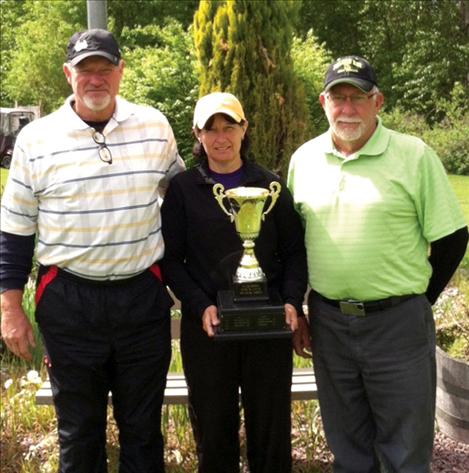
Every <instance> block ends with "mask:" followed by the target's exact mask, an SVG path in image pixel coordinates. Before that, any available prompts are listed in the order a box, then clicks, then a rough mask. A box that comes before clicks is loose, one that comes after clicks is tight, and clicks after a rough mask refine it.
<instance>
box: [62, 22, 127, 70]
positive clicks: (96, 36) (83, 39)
mask: <svg viewBox="0 0 469 473" xmlns="http://www.w3.org/2000/svg"><path fill="white" fill-rule="evenodd" d="M90 56H101V57H104V58H106V59H107V60H109V61H111V62H112V64H114V65H115V66H117V65H118V64H119V60H120V58H121V53H120V51H119V45H118V44H117V41H116V40H115V38H114V36H113V35H112V33H110V32H109V31H106V30H102V29H99V28H96V29H92V30H87V31H80V32H78V33H75V34H74V35H73V36H72V37H71V38H70V41H69V42H68V46H67V62H68V63H70V64H71V65H72V66H76V65H77V64H78V63H79V62H80V61H82V60H83V59H86V58H87V57H90Z"/></svg>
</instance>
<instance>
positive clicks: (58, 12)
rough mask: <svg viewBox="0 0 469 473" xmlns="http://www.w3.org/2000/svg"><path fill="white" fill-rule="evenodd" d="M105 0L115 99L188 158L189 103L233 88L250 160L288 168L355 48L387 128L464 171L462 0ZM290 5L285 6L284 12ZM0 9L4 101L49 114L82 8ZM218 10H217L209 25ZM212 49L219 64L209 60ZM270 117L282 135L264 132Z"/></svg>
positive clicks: (467, 15)
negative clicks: (328, 76)
mask: <svg viewBox="0 0 469 473" xmlns="http://www.w3.org/2000/svg"><path fill="white" fill-rule="evenodd" d="M107 5H108V28H109V29H110V30H111V31H113V32H114V34H115V35H116V36H117V38H118V40H119V41H120V44H121V46H122V48H123V51H124V58H125V60H126V64H127V67H126V73H125V76H124V82H123V84H122V94H123V95H124V96H125V97H126V98H128V99H129V100H133V101H136V102H145V103H147V104H150V105H153V106H156V107H158V108H160V109H161V110H162V111H163V112H164V113H165V114H166V115H167V116H168V119H169V120H170V122H171V124H172V126H173V128H174V132H175V135H176V137H177V139H178V143H179V147H180V150H181V155H182V156H183V157H184V158H185V159H186V160H189V159H190V157H191V153H190V150H191V147H192V137H191V130H190V128H191V118H192V110H193V106H194V104H195V101H196V99H197V97H198V96H199V94H201V93H205V92H206V91H207V90H208V89H207V87H209V88H210V89H213V88H215V87H228V85H229V86H230V88H234V89H235V90H236V91H238V89H239V93H240V98H241V99H242V100H243V103H244V101H245V102H246V108H247V109H248V110H249V115H248V120H250V121H251V122H252V124H253V125H257V126H253V127H252V129H251V131H252V132H253V133H254V136H252V135H251V141H253V142H254V143H256V142H257V143H259V147H258V149H257V148H255V149H256V152H255V153H254V154H257V155H258V156H262V155H263V154H267V155H269V156H271V155H273V156H274V159H273V160H271V161H269V160H267V161H266V162H265V164H267V165H268V166H269V167H271V168H275V169H282V168H284V167H285V166H286V165H287V162H288V157H289V153H290V151H291V149H293V148H295V147H296V146H298V145H300V144H301V142H302V141H304V139H306V138H308V137H310V136H311V137H312V136H315V135H317V134H318V133H321V132H322V131H324V130H325V129H326V128H327V123H326V121H325V120H324V116H323V113H322V110H321V108H320V106H319V103H318V100H317V96H318V93H319V92H320V91H321V88H322V78H323V76H324V72H325V69H326V67H327V65H328V63H330V61H331V60H332V59H333V58H335V57H338V56H341V55H345V54H350V53H355V54H361V55H363V56H365V57H367V58H368V59H369V60H370V61H371V62H372V64H373V65H374V67H375V69H376V72H377V74H378V77H379V82H380V88H381V89H382V91H383V92H384V94H385V98H386V102H385V109H384V118H385V123H388V124H389V125H391V126H393V127H395V128H397V129H400V130H401V131H405V132H411V133H414V134H418V135H419V136H421V137H423V138H424V139H425V140H426V141H427V142H428V143H429V144H430V145H431V146H433V147H434V148H435V149H436V150H437V151H438V153H439V155H440V157H441V158H442V161H443V163H444V165H445V166H446V168H447V170H448V171H450V172H455V173H461V174H468V173H469V143H468V140H469V138H468V135H469V133H468V106H469V105H468V104H469V94H468V74H467V64H468V63H469V41H468V33H469V2H468V0H287V1H283V0H273V1H271V2H269V1H267V0H256V1H254V0H230V1H225V0H219V1H217V2H205V1H202V2H199V0H183V1H178V2H170V1H166V0H133V1H132V2H130V1H127V0H107ZM286 5H288V8H290V11H289V12H288V13H287V15H286V17H285V16H284V17H282V16H281V15H282V14H283V15H285V11H286ZM0 8H1V21H2V28H1V42H0V53H1V63H0V103H1V105H2V106H11V105H13V104H14V103H15V102H17V103H19V104H21V105H29V104H31V105H37V104H40V105H41V107H42V111H43V113H49V112H50V111H52V110H53V109H54V108H56V107H57V106H58V105H59V104H60V103H62V101H63V100H64V98H65V97H66V96H67V95H68V93H69V90H68V88H67V85H66V83H65V81H64V80H63V73H62V63H63V61H64V58H65V47H66V43H67V40H68V38H69V37H70V35H71V34H72V32H74V31H76V30H82V29H85V28H86V0H0ZM243 9H244V10H243ZM217 10H219V11H220V12H222V11H223V10H224V11H225V13H224V14H223V15H224V16H223V15H221V14H219V15H218V18H217V20H216V21H213V22H212V21H210V20H211V19H215V17H216V16H217ZM243 11H250V15H251V17H252V20H250V21H247V20H246V18H245V17H243ZM196 12H199V15H202V17H203V20H204V23H205V26H204V33H203V34H204V35H205V36H204V38H205V39H204V40H203V41H202V42H200V41H199V42H197V40H196V41H194V34H195V33H196V31H195V30H196V29H195V28H194V27H193V26H192V25H193V23H194V21H193V20H194V14H195V13H196ZM269 12H270V13H269ZM272 12H273V13H272ZM282 12H284V13H282ZM295 12H296V13H295ZM268 15H271V16H270V17H268ZM272 15H273V16H272ZM207 20H208V21H207ZM256 21H257V23H256ZM195 24H196V23H195ZM228 30H229V34H228ZM213 32H215V33H214V34H213V35H212V33H213ZM225 33H227V34H225ZM258 37H261V38H267V39H266V40H265V43H266V44H265V45H264V46H265V51H263V52H262V51H261V52H260V51H259V49H256V48H255V47H253V45H254V46H255V40H256V38H258ZM210 41H212V42H211V43H210ZM209 43H210V44H209ZM221 46H223V48H222V49H224V51H225V53H226V54H225V55H224V57H225V59H226V60H224V61H223V62H220V61H219V60H218V59H217V58H216V51H217V48H218V50H220V48H221ZM265 55H267V57H269V58H275V60H274V61H272V62H273V63H274V64H277V62H278V63H279V65H280V64H281V63H282V61H286V66H287V67H286V69H282V67H283V66H281V67H280V66H279V69H282V70H283V71H284V72H283V73H282V74H278V71H277V70H275V68H272V69H271V70H268V68H267V70H266V69H265V68H264V70H263V68H262V63H263V57H262V56H265ZM217 61H218V62H217ZM282 64H283V63H282ZM215 65H216V67H215ZM210 71H213V72H210ZM210 74H211V78H208V76H209V75H210ZM276 77H279V79H278V78H277V79H276ZM207 78H208V82H207ZM253 78H254V79H255V80H254V79H253ZM217 81H218V82H217ZM223 81H224V82H223ZM275 81H279V82H278V84H277V86H276V87H277V90H276V91H274V92H272V88H271V84H272V83H273V82H275ZM207 83H208V84H209V85H207ZM276 92H277V93H278V95H275V93H276ZM279 96H280V97H281V98H282V100H285V101H286V105H285V107H284V109H285V110H284V111H285V113H284V115H285V117H283V118H284V120H283V121H282V120H280V119H281V118H282V117H281V116H279V114H278V108H276V107H275V106H274V105H272V104H273V103H274V102H275V100H277V101H278V97H279ZM266 103H267V104H269V103H270V104H271V105H270V107H267V108H266V107H265V106H264V105H263V104H266ZM304 107H306V110H305V109H304ZM288 110H292V111H293V112H287V111H288ZM305 113H306V114H305ZM279 120H280V124H279V125H278V126H279V127H280V129H279V131H278V130H277V125H275V126H269V124H271V123H279ZM272 129H273V130H274V131H275V136H274V138H272ZM284 137H287V138H284ZM272 146H273V148H272ZM263 152H264V153H263ZM261 160H262V159H261Z"/></svg>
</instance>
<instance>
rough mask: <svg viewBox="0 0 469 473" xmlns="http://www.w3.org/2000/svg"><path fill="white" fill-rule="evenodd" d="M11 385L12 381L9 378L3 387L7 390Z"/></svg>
mask: <svg viewBox="0 0 469 473" xmlns="http://www.w3.org/2000/svg"><path fill="white" fill-rule="evenodd" d="M12 384H13V380H12V379H11V378H9V379H7V380H6V381H5V384H4V385H3V386H4V387H5V389H8V388H9V387H10V386H11V385H12Z"/></svg>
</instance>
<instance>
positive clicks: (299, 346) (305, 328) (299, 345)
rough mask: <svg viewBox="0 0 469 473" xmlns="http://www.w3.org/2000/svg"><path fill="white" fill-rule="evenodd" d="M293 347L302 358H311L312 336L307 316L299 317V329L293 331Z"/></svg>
mask: <svg viewBox="0 0 469 473" xmlns="http://www.w3.org/2000/svg"><path fill="white" fill-rule="evenodd" d="M292 342H293V349H294V350H295V353H296V354H297V355H298V356H301V357H302V358H311V338H310V336H309V324H308V321H307V320H306V317H298V329H297V330H295V332H294V333H293V340H292Z"/></svg>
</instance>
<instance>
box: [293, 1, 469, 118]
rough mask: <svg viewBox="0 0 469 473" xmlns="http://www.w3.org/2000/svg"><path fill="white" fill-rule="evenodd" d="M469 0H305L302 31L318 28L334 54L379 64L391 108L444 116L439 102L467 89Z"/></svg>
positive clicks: (320, 37) (428, 115)
mask: <svg viewBox="0 0 469 473" xmlns="http://www.w3.org/2000/svg"><path fill="white" fill-rule="evenodd" d="M467 11H468V8H467V0H431V1H430V0H385V1H384V0H340V1H339V0H333V1H331V0H303V2H302V9H301V16H300V17H301V21H300V23H299V26H298V30H299V31H300V32H301V33H302V34H305V32H306V31H307V30H308V29H309V28H312V29H313V32H314V34H315V35H316V36H317V38H318V40H319V41H320V42H324V43H325V44H326V46H327V48H328V49H329V50H331V52H332V55H333V56H334V57H338V56H343V55H346V54H360V55H362V56H364V57H366V58H367V59H369V60H370V62H371V63H372V64H373V66H374V68H375V70H376V72H377V75H378V80H379V84H380V88H381V89H382V90H383V92H384V94H385V96H386V109H387V110H390V109H392V108H393V107H395V106H396V105H398V106H399V107H400V108H401V109H402V110H409V111H413V112H418V113H422V114H424V115H425V116H426V118H427V120H428V121H429V122H432V121H433V120H435V119H440V118H441V116H439V115H437V114H435V110H436V109H435V104H436V102H437V100H438V99H439V98H440V97H443V98H447V99H449V97H450V93H451V90H452V89H453V86H454V84H455V83H456V82H461V83H462V84H465V86H466V87H467V75H466V74H467V64H468V62H469V49H468V48H469V47H468V41H467V39H468V38H467V33H468V24H467V16H468V13H467Z"/></svg>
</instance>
